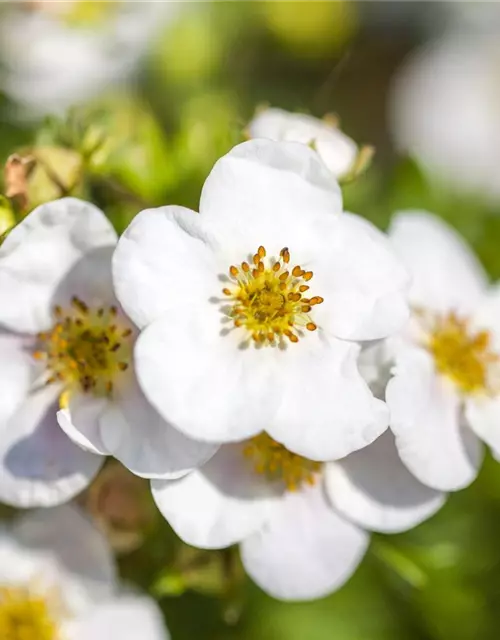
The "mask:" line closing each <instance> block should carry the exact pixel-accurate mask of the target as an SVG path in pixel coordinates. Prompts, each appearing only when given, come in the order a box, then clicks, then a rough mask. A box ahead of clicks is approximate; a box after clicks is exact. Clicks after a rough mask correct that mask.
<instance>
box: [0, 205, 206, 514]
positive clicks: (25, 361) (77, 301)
mask: <svg viewBox="0 0 500 640" xmlns="http://www.w3.org/2000/svg"><path fill="white" fill-rule="evenodd" d="M116 241H117V237H116V234H115V232H114V230H113V228H112V226H111V224H110V222H109V221H108V220H107V218H106V217H105V215H104V214H103V213H102V212H101V211H100V210H99V209H97V208H96V207H94V206H93V205H91V204H88V203H85V202H82V201H80V200H76V199H73V198H67V199H63V200H58V201H55V202H51V203H48V204H45V205H42V206H41V207H38V208H37V209H35V210H34V211H33V212H32V213H31V214H30V215H29V216H27V217H26V218H25V219H24V220H23V221H22V222H21V223H20V224H19V225H18V226H17V227H15V228H14V229H13V230H12V231H11V233H10V234H9V236H8V237H7V238H6V240H5V241H4V243H3V244H2V246H1V247H0V300H1V301H2V304H1V305H0V325H2V326H3V327H4V332H3V333H2V334H0V353H1V358H0V389H1V392H2V395H1V397H2V401H1V402H0V500H1V501H4V502H7V503H9V504H13V505H15V506H23V507H28V506H34V505H44V506H49V505H53V504H58V503H61V502H64V501H65V500H69V499H70V498H71V497H73V495H75V494H76V493H78V492H79V491H81V490H82V489H83V488H84V487H85V486H86V485H87V484H88V483H89V482H90V481H91V479H92V478H93V476H94V475H95V474H96V473H97V471H98V470H99V468H100V466H101V464H102V461H103V458H102V455H106V454H112V455H114V456H115V457H117V458H118V459H119V460H120V461H121V462H122V463H123V464H124V465H126V466H127V467H128V468H129V469H130V470H131V471H133V472H134V473H136V474H137V475H141V476H145V477H177V476H179V475H182V473H185V472H186V471H187V470H189V469H191V468H192V467H193V466H196V464H198V463H199V462H204V461H205V460H206V459H207V457H208V456H209V455H211V454H212V453H213V452H214V451H215V447H213V446H207V445H204V444H201V443H196V442H193V441H191V440H189V439H188V438H186V437H185V436H183V435H182V434H180V433H178V432H177V431H175V430H174V429H173V428H172V427H170V426H169V425H168V424H166V423H165V422H164V420H162V419H161V418H160V416H159V415H158V414H157V413H156V411H154V409H153V408H152V407H151V406H150V405H149V403H148V402H147V401H146V400H145V398H144V396H143V394H142V392H141V391H140V389H139V387H138V385H137V383H136V381H135V376H134V373H133V366H132V365H133V362H132V349H133V345H134V340H135V334H136V331H135V329H134V327H133V326H132V325H131V324H130V322H129V321H128V320H127V319H126V318H125V316H124V314H123V312H122V311H121V310H120V308H119V306H118V305H117V302H116V300H115V297H114V294H113V290H112V284H111V255H112V253H113V250H114V248H115V245H116ZM60 407H62V409H61V410H60ZM58 414H59V415H58ZM57 418H59V423H60V426H59V425H58V421H57ZM61 427H62V429H64V431H65V432H66V434H68V435H69V436H70V437H71V438H73V440H74V441H75V442H76V444H75V443H73V442H72V440H70V439H69V438H68V435H66V434H65V433H64V432H63V431H62V429H61ZM77 445H78V446H77ZM96 454H97V455H96Z"/></svg>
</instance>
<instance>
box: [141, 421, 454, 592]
mask: <svg viewBox="0 0 500 640" xmlns="http://www.w3.org/2000/svg"><path fill="white" fill-rule="evenodd" d="M305 426H306V427H307V425H305ZM152 490H153V497H154V499H155V501H156V503H157V505H158V508H159V509H160V511H161V512H162V514H163V515H164V516H165V518H166V519H167V520H168V522H169V523H170V525H171V526H172V527H173V529H174V530H175V532H176V533H177V534H178V535H179V536H180V537H181V538H182V539H183V540H184V541H185V542H187V543H188V544H190V545H194V546H197V547H202V548H208V549H214V548H223V547H227V546H230V545H232V544H235V543H241V546H240V550H241V556H242V560H243V565H244V567H245V570H246V571H247V573H248V574H249V575H250V576H251V577H252V578H253V580H254V581H255V582H256V583H257V584H258V585H259V586H260V587H261V588H262V589H263V590H264V591H266V592H268V593H269V594H270V595H272V596H274V597H276V598H279V599H283V600H309V599H314V598H319V597H322V596H325V595H327V594H328V593H330V592H332V591H334V590H335V589H338V588H339V587H341V586H342V584H344V582H345V581H346V580H348V579H349V577H350V576H351V574H352V573H353V572H354V570H355V569H356V567H357V566H358V564H359V563H360V562H361V560H362V558H363V556H364V554H365V551H366V548H367V545H368V542H369V533H368V531H369V530H373V531H380V532H385V533H395V532H398V531H404V530H406V529H409V528H411V527H414V526H416V525H417V524H419V523H420V522H422V521H423V520H425V519H426V518H428V517H430V516H431V515H432V514H434V513H435V512H436V511H437V510H438V509H439V508H440V507H441V506H442V504H443V502H444V495H443V494H441V493H439V492H437V491H434V490H432V489H430V488H428V487H425V486H424V485H422V484H420V482H418V480H416V479H415V478H414V477H413V476H412V475H411V474H410V473H409V472H408V471H407V470H406V469H405V467H404V466H403V465H402V463H401V461H400V460H399V458H398V455H397V452H396V448H395V446H394V441H393V438H392V436H391V435H390V434H389V433H385V434H384V435H383V436H381V437H380V438H379V439H378V440H376V441H375V442H374V443H373V444H371V445H370V446H368V447H366V448H365V449H363V450H362V451H358V452H356V453H353V454H351V455H349V456H347V457H346V458H344V459H343V460H339V461H337V462H333V463H324V464H323V463H319V462H315V461H313V460H308V459H307V458H304V457H302V456H299V455H296V454H294V453H291V452H290V451H288V450H287V449H286V448H285V447H283V445H280V444H279V443H278V442H276V441H275V440H273V439H272V438H271V437H270V436H269V435H268V434H266V433H261V434H259V435H257V436H255V437H253V438H251V439H250V440H248V441H246V442H244V443H238V444H230V445H224V446H223V447H221V449H220V450H219V451H218V452H217V453H216V454H215V456H214V457H213V458H212V459H211V460H210V461H209V462H208V463H207V464H206V465H205V466H204V467H202V468H201V469H198V470H196V471H193V472H192V473H190V474H188V475H186V476H184V477H183V478H182V479H180V480H175V481H170V482H169V481H153V482H152Z"/></svg>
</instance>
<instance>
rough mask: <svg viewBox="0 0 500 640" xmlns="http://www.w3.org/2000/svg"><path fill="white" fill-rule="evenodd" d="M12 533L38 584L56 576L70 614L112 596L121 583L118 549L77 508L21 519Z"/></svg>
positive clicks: (58, 508)
mask: <svg viewBox="0 0 500 640" xmlns="http://www.w3.org/2000/svg"><path fill="white" fill-rule="evenodd" d="M12 535H13V536H14V538H15V540H16V542H17V544H18V545H19V546H20V547H21V548H22V549H23V551H24V553H25V554H26V555H28V556H30V557H31V559H32V575H31V576H30V578H31V579H32V580H33V581H34V582H35V583H36V581H37V580H38V581H40V580H44V579H45V578H46V577H47V576H46V574H47V573H51V574H52V576H53V577H54V578H57V581H54V582H55V584H54V587H57V588H58V589H59V591H60V596H61V598H62V601H63V603H64V605H66V606H68V607H70V612H69V613H74V614H76V613H79V612H80V611H81V610H82V609H85V608H87V607H88V606H89V605H90V604H91V603H96V602H99V601H101V600H102V599H103V598H106V597H110V595H111V594H112V593H113V591H114V589H115V585H116V567H115V563H114V558H113V554H112V550H111V548H110V547H109V544H108V543H107V541H106V539H105V538H104V536H103V535H102V534H101V533H100V531H98V530H97V529H96V527H95V526H94V525H93V524H92V523H91V521H90V520H89V519H88V518H87V517H86V516H85V515H84V514H83V513H82V512H81V511H80V510H79V509H77V508H76V507H74V506H69V505H63V506H60V507H56V508H53V509H40V510H36V511H33V512H30V513H29V514H28V515H24V516H22V517H21V518H19V519H18V520H17V521H16V523H15V524H14V526H13V528H12Z"/></svg>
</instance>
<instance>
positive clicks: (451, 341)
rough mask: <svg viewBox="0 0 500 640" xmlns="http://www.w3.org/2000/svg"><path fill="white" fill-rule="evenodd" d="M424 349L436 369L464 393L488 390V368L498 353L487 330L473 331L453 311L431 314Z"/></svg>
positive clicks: (466, 321)
mask: <svg viewBox="0 0 500 640" xmlns="http://www.w3.org/2000/svg"><path fill="white" fill-rule="evenodd" d="M426 347H427V349H428V350H429V351H430V353H431V354H432V356H433V357H434V362H435V364H436V368H437V370H438V371H439V372H440V373H441V374H443V375H445V376H447V377H448V378H450V379H451V380H452V381H453V382H454V383H455V384H456V385H457V386H458V387H459V388H460V389H461V391H462V392H464V393H477V392H491V388H490V387H491V384H490V375H489V374H490V369H491V365H492V364H498V363H499V362H500V357H499V355H498V354H497V353H495V352H494V351H493V348H492V345H491V336H490V334H489V333H488V331H485V330H481V331H474V330H473V329H472V328H471V327H470V323H469V321H468V320H467V319H464V318H459V317H458V316H457V315H456V314H455V313H454V312H451V313H448V314H447V315H445V316H438V317H436V318H434V323H433V328H432V329H431V332H430V334H429V338H428V342H427V344H426Z"/></svg>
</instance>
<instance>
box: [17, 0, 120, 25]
mask: <svg viewBox="0 0 500 640" xmlns="http://www.w3.org/2000/svg"><path fill="white" fill-rule="evenodd" d="M24 5H25V6H26V7H27V8H28V9H31V10H33V11H39V12H43V13H46V14H49V15H54V16H56V17H57V18H59V19H60V20H61V21H62V22H63V23H64V24H66V25H67V26H69V27H98V26H99V25H100V24H101V23H103V22H104V23H105V22H106V21H107V20H109V19H110V18H112V17H113V16H114V15H115V14H116V13H117V11H118V7H119V5H120V2H116V1H115V2H99V1H96V0H58V1H54V0H25V1H24Z"/></svg>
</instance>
